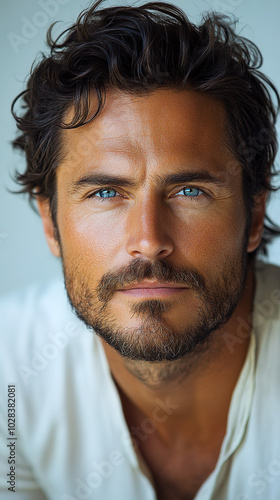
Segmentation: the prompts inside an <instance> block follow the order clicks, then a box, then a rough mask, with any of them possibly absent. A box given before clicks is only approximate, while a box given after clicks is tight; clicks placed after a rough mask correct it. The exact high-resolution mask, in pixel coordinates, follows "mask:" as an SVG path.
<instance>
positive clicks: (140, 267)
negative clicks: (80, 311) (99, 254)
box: [96, 258, 206, 304]
mask: <svg viewBox="0 0 280 500" xmlns="http://www.w3.org/2000/svg"><path fill="white" fill-rule="evenodd" d="M144 279H154V280H156V281H158V282H160V283H175V284H181V285H182V284H183V285H186V287H187V288H191V289H193V290H195V291H196V292H198V293H199V294H202V293H203V292H204V291H205V288H206V285H205V280H204V278H203V276H202V275H201V274H200V273H198V272H197V271H196V270H195V269H193V268H188V269H187V268H183V267H180V266H176V265H171V264H169V263H168V262H166V261H165V260H159V261H156V262H149V261H144V260H143V259H141V258H137V259H135V260H133V261H132V262H131V263H130V264H129V265H128V266H123V267H121V268H119V269H118V270H116V271H109V272H108V273H106V274H104V275H103V276H102V278H101V280H100V283H99V284H98V286H97V289H96V291H97V296H98V299H99V300H100V302H103V303H105V304H106V303H107V302H108V301H109V300H110V299H111V298H112V296H113V295H114V293H115V292H116V290H117V289H119V288H123V287H124V286H127V285H131V284H137V283H140V282H141V281H143V280H144Z"/></svg>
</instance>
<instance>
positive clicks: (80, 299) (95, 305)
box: [61, 237, 248, 373]
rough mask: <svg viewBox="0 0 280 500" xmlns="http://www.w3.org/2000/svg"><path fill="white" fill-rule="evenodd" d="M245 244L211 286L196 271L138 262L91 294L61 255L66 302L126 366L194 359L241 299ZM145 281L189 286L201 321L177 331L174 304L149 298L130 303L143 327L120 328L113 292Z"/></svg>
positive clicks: (107, 278) (77, 271) (108, 276)
mask: <svg viewBox="0 0 280 500" xmlns="http://www.w3.org/2000/svg"><path fill="white" fill-rule="evenodd" d="M247 241H248V239H247V237H245V238H244V242H243V248H242V251H241V252H240V256H239V258H238V259H237V260H235V261H234V262H233V261H231V262H229V261H227V262H224V264H223V269H222V270H221V272H220V273H219V276H218V277H217V279H216V280H215V282H212V283H207V282H206V280H205V279H204V277H203V276H202V275H201V274H200V273H198V272H197V270H195V269H183V268H179V267H177V266H171V265H170V264H169V263H167V262H166V261H164V260H162V261H157V262H154V263H150V262H147V261H143V259H135V260H134V261H133V262H132V263H131V264H130V265H129V266H125V267H123V268H121V269H118V270H116V271H113V272H109V273H106V274H105V275H104V276H103V277H102V279H101V280H100V282H99V284H98V286H97V287H96V289H95V290H92V289H91V288H90V286H89V283H88V281H87V279H86V276H85V274H83V273H82V272H81V269H80V268H79V267H77V266H76V267H75V266H68V264H67V263H66V262H65V261H64V259H63V253H62V261H63V269H64V280H65V287H66V291H67V295H68V299H69V301H70V304H71V305H72V308H73V309H74V311H75V313H76V315H77V316H78V317H79V318H80V319H81V320H82V321H83V322H84V323H85V324H86V325H87V327H89V328H90V329H91V330H94V332H95V333H96V334H97V335H99V336H100V337H101V338H102V339H103V340H104V341H105V342H107V344H109V345H110V346H111V347H112V348H113V349H115V350H116V351H117V352H119V353H120V354H121V356H123V357H124V358H125V360H126V361H127V362H128V363H130V362H131V361H138V362H149V363H154V364H156V363H158V362H163V361H165V362H171V361H175V360H179V359H182V358H185V357H186V356H187V355H189V357H188V359H191V357H192V355H194V354H195V353H201V352H205V350H206V351H207V350H209V349H210V348H211V342H210V339H211V337H212V336H211V335H210V334H211V333H212V332H214V331H216V330H218V329H219V328H220V327H221V326H222V325H223V324H225V323H226V322H227V321H228V320H229V319H230V317H231V316H232V314H233V312H234V310H235V309H236V307H237V305H238V303H239V301H240V299H241V297H242V294H243V291H244V287H245V283H246V278H247V268H248V264H247ZM61 250H62V249H61ZM70 267H71V269H70ZM143 279H155V280H157V281H160V282H165V283H166V282H173V283H174V282H175V283H180V284H182V283H184V284H185V285H186V286H188V287H189V288H191V290H192V292H193V293H194V294H195V296H196V298H197V303H198V306H197V314H196V317H197V320H196V321H195V322H193V323H192V324H191V325H186V326H185V327H183V328H181V329H175V328H173V327H172V326H171V325H170V324H169V323H168V311H169V310H170V308H171V307H172V305H171V304H170V303H168V301H164V300H155V299H150V300H141V301H138V300H137V301H134V302H132V301H131V303H130V309H131V316H132V317H133V316H134V317H138V318H139V319H140V320H141V323H140V325H139V326H137V327H136V328H130V327H123V326H120V325H118V324H117V321H116V319H115V318H114V316H113V313H112V310H111V306H110V300H111V298H112V296H113V295H114V293H115V290H116V289H117V288H118V287H119V286H120V285H121V286H123V285H128V284H130V283H137V282H141V281H143ZM167 364H168V365H170V363H167ZM166 373H167V372H166Z"/></svg>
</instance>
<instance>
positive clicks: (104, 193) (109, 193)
mask: <svg viewBox="0 0 280 500" xmlns="http://www.w3.org/2000/svg"><path fill="white" fill-rule="evenodd" d="M116 194H117V191H115V190H114V189H110V188H107V189H100V190H99V191H97V193H95V196H97V197H99V198H114V197H115V196H116Z"/></svg>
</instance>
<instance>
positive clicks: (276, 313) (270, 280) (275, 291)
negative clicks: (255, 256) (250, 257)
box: [254, 261, 280, 327]
mask: <svg viewBox="0 0 280 500" xmlns="http://www.w3.org/2000/svg"><path fill="white" fill-rule="evenodd" d="M255 275H256V293H255V300H254V316H255V318H254V319H255V325H256V326H257V327H258V326H260V325H262V324H265V323H266V324H268V323H271V322H279V321H280V267H278V266H276V265H273V264H268V263H265V262H262V261H257V263H256V267H255Z"/></svg>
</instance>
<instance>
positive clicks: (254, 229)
mask: <svg viewBox="0 0 280 500" xmlns="http://www.w3.org/2000/svg"><path fill="white" fill-rule="evenodd" d="M266 198H267V193H263V194H261V195H260V196H258V197H257V198H256V199H255V203H254V206H253V210H252V221H251V227H250V233H249V241H248V247H247V252H249V253H250V252H254V251H255V250H256V249H257V248H258V246H259V244H260V242H261V239H262V234H263V225H264V216H265V207H266Z"/></svg>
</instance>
